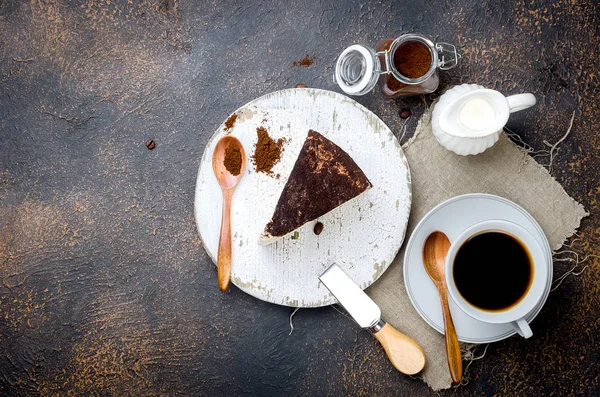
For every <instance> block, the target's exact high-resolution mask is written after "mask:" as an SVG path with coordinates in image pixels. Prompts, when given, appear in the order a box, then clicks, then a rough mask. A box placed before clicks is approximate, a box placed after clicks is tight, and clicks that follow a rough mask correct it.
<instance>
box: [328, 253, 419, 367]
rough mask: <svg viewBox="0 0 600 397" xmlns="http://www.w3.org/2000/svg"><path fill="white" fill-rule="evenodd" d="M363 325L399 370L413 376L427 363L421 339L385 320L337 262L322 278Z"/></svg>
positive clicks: (373, 303)
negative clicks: (419, 342) (405, 332)
mask: <svg viewBox="0 0 600 397" xmlns="http://www.w3.org/2000/svg"><path fill="white" fill-rule="evenodd" d="M319 279H320V280H321V282H322V283H323V284H324V285H325V287H327V289H328V290H329V291H330V292H331V293H332V294H333V295H334V296H335V297H336V298H337V300H338V301H339V302H340V304H341V305H342V306H344V308H345V309H346V311H348V313H350V315H351V316H352V317H353V318H354V320H355V321H356V322H357V323H358V325H360V326H361V327H362V328H366V329H367V330H369V331H370V332H371V333H372V334H373V336H375V338H376V339H377V340H378V341H379V343H381V345H382V346H383V348H384V350H385V352H386V353H387V356H388V358H389V359H390V361H391V362H392V364H393V365H394V367H396V369H397V370H398V371H400V372H402V373H404V374H407V375H413V374H416V373H417V372H419V371H421V370H422V369H423V367H424V366H425V353H424V352H423V349H422V348H421V346H419V344H418V343H417V342H415V341H414V340H412V339H411V338H409V337H408V336H406V335H404V334H402V333H401V332H399V331H397V330H396V329H394V328H393V327H392V326H391V325H389V324H387V323H386V322H385V321H383V320H382V319H381V309H379V306H377V304H376V303H375V302H373V300H372V299H371V298H369V297H368V296H367V294H365V293H364V292H363V290H361V289H360V288H359V286H358V285H356V284H355V283H354V281H352V279H351V278H350V277H349V276H348V275H347V274H346V273H345V272H344V271H343V270H342V269H341V268H340V267H339V266H338V265H336V264H335V263H334V264H333V265H331V266H330V267H329V268H328V269H327V270H326V271H325V273H323V274H321V276H320V277H319Z"/></svg>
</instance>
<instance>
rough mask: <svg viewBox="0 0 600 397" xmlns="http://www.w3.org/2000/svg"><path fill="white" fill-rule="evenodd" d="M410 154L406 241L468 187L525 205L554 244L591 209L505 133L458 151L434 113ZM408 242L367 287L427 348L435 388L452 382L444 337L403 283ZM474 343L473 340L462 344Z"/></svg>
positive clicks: (428, 378) (428, 375)
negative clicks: (441, 139) (436, 128)
mask: <svg viewBox="0 0 600 397" xmlns="http://www.w3.org/2000/svg"><path fill="white" fill-rule="evenodd" d="M404 149H405V154H406V157H407V159H408V163H409V165H410V171H411V176H412V193H413V201H412V210H411V214H410V220H409V225H408V230H407V234H406V236H407V237H406V238H405V242H406V241H408V236H410V234H411V233H412V230H413V229H414V227H415V225H416V224H417V223H418V221H419V220H420V219H421V218H423V216H424V215H425V214H426V213H427V211H429V210H430V209H431V208H433V207H434V206H436V205H437V204H439V203H441V202H442V201H444V200H446V199H449V198H451V197H454V196H457V195H460V194H465V193H490V194H496V195H498V196H502V197H505V198H507V199H509V200H512V201H514V202H516V203H517V204H519V205H521V206H522V207H523V208H525V209H526V210H527V211H529V213H531V215H533V217H534V218H535V219H536V220H537V221H538V222H539V224H540V225H541V227H542V229H543V230H544V232H545V234H546V236H547V237H548V240H549V241H550V246H551V247H552V249H553V250H557V249H559V248H560V247H561V246H562V245H563V242H564V241H565V239H567V238H568V237H570V236H571V235H572V234H573V233H575V230H576V229H577V228H578V227H579V222H580V221H581V219H582V218H583V217H585V216H586V215H587V213H586V212H585V210H584V208H583V206H582V205H581V204H579V203H577V202H576V201H575V200H573V199H572V198H571V197H569V195H568V194H567V193H566V192H565V190H564V189H563V188H562V186H561V185H560V184H559V183H558V182H556V181H555V180H554V179H553V178H552V176H551V175H550V174H549V173H548V171H547V170H546V169H545V168H544V167H542V166H541V165H540V164H538V163H536V162H535V160H534V159H533V158H531V157H528V156H527V154H526V153H524V152H523V151H522V150H521V149H520V148H519V147H518V146H517V145H515V144H514V143H513V142H511V141H510V140H509V139H508V138H507V137H506V136H504V134H503V135H502V136H501V137H500V140H499V141H498V143H496V145H495V146H493V147H492V148H490V149H488V150H487V151H486V152H484V153H483V154H480V155H477V156H468V157H463V156H458V155H456V154H454V153H452V152H449V151H448V150H446V149H445V148H444V147H442V146H441V145H440V144H439V143H438V142H437V140H436V139H435V137H434V136H433V133H432V130H431V113H427V114H425V115H424V116H423V117H422V118H421V120H420V121H419V125H418V126H417V130H416V133H415V137H414V138H413V139H412V140H411V141H410V142H409V143H408V144H407V145H406V147H405V148H404ZM403 259H404V247H403V248H402V249H401V250H400V253H399V254H398V256H397V257H396V259H395V260H394V262H393V263H392V264H391V265H390V267H389V268H388V270H387V271H386V272H385V274H384V275H383V276H382V277H381V279H379V280H378V281H377V282H376V283H375V284H374V285H373V286H371V287H370V288H369V289H368V290H367V293H368V294H369V295H370V296H371V298H373V299H374V300H375V302H377V304H378V305H379V306H380V307H381V310H382V312H383V315H384V316H385V319H386V321H388V322H389V323H390V324H392V325H393V326H395V327H397V328H398V329H399V330H402V332H404V333H406V334H408V335H410V336H412V337H413V338H415V339H416V340H417V341H418V342H419V343H420V344H421V346H422V347H423V349H424V350H425V354H426V355H427V366H426V367H425V370H424V371H423V372H422V376H423V379H424V380H425V382H427V384H428V385H429V386H430V387H431V388H432V389H434V390H439V389H447V388H449V387H450V386H451V379H450V373H449V371H448V365H447V362H446V351H445V345H444V338H443V336H442V335H440V334H439V333H438V332H437V331H435V330H434V329H433V328H431V327H429V325H428V324H427V323H426V322H425V321H424V320H423V319H421V317H420V316H419V314H418V313H417V312H416V310H415V309H414V307H413V306H412V304H411V303H410V300H409V298H408V295H407V293H406V289H405V288H404V277H403V269H402V267H403V266H402V261H403ZM463 347H466V348H467V349H469V347H470V346H468V345H467V346H463Z"/></svg>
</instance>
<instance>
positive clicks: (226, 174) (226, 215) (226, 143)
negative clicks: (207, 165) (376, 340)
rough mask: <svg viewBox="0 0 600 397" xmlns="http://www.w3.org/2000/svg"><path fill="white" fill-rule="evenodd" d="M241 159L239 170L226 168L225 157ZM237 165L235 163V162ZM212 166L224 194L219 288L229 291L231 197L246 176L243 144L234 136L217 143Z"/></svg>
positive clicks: (218, 262)
mask: <svg viewBox="0 0 600 397" xmlns="http://www.w3.org/2000/svg"><path fill="white" fill-rule="evenodd" d="M226 156H227V157H230V156H232V158H236V157H238V158H239V157H241V159H240V165H239V170H238V169H237V167H236V166H235V165H234V166H232V165H229V169H228V167H227V166H226V164H225V163H226V162H225V160H226V159H225V157H226ZM233 163H235V162H233ZM212 166H213V171H214V173H215V176H216V177H217V181H218V182H219V185H220V186H221V191H222V192H223V213H222V217H221V234H220V236H219V253H218V255H217V269H218V277H219V288H220V289H221V291H225V290H227V287H228V286H229V280H230V279H231V222H230V214H231V197H232V196H233V190H234V189H235V187H236V186H237V184H238V182H239V181H240V179H241V178H242V175H244V168H245V166H246V152H245V151H244V147H243V146H242V143H241V142H240V141H239V140H238V139H237V138H236V137H233V136H230V135H229V136H225V137H223V138H221V139H220V140H219V142H217V146H216V147H215V151H214V152H213V158H212ZM232 172H233V173H236V174H235V175H234V174H233V173H232Z"/></svg>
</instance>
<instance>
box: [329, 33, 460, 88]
mask: <svg viewBox="0 0 600 397" xmlns="http://www.w3.org/2000/svg"><path fill="white" fill-rule="evenodd" d="M458 58H459V55H458V53H457V52H456V47H454V46H453V45H451V44H447V43H437V44H434V43H433V42H432V41H431V40H430V39H428V38H427V37H425V36H423V35H419V34H405V35H402V36H400V37H398V38H396V39H385V40H382V41H381V42H380V43H379V44H378V45H377V51H374V50H373V49H371V48H369V47H366V46H362V45H358V44H357V45H353V46H350V47H348V48H346V50H344V51H343V52H342V54H341V55H340V57H339V58H338V60H337V63H336V68H335V76H334V77H335V80H336V82H337V83H338V85H339V86H340V88H342V90H343V91H344V92H345V93H347V94H349V95H364V94H366V93H367V92H369V91H371V89H372V88H373V87H374V86H375V84H377V81H379V83H380V85H381V88H382V91H383V93H384V94H385V95H386V96H388V97H391V98H393V97H397V96H408V95H419V94H428V93H431V92H434V91H435V90H436V89H437V87H438V85H439V74H438V71H439V70H447V69H451V68H453V67H454V66H456V65H457V63H458Z"/></svg>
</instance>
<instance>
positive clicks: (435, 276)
mask: <svg viewBox="0 0 600 397" xmlns="http://www.w3.org/2000/svg"><path fill="white" fill-rule="evenodd" d="M449 249H450V240H448V237H447V236H446V235H445V234H444V233H443V232H440V231H435V232H433V233H431V234H430V235H429V236H427V240H425V245H424V246H423V264H424V265H425V270H427V274H429V277H430V278H431V281H433V283H434V284H435V286H436V288H437V289H438V292H439V294H440V300H441V301H442V313H443V314H444V330H445V332H444V334H445V336H446V356H447V357H448V368H449V369H450V376H452V381H454V383H459V382H460V380H461V379H462V358H461V356H460V346H459V345H458V337H457V336H456V329H454V323H453V322H452V315H451V314H450V307H449V306H448V290H447V287H446V278H445V276H444V267H445V262H446V255H447V254H448V250H449Z"/></svg>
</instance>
